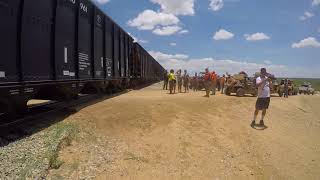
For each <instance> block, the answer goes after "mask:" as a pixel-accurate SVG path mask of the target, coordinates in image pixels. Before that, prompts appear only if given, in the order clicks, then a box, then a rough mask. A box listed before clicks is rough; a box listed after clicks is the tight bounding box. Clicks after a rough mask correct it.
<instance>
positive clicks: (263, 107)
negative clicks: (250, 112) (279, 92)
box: [251, 68, 272, 127]
mask: <svg viewBox="0 0 320 180" xmlns="http://www.w3.org/2000/svg"><path fill="white" fill-rule="evenodd" d="M271 83H272V81H271V79H270V78H269V74H268V73H267V70H266V69H265V68H261V72H260V76H259V77H257V79H256V86H257V87H258V99H257V102H256V110H255V112H254V118H253V121H252V122H251V126H252V127H253V126H255V123H256V119H257V116H258V114H259V111H262V116H261V120H260V123H259V125H260V126H264V117H265V116H266V113H267V109H268V108H269V104H270V86H271Z"/></svg>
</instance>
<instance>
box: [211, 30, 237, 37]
mask: <svg viewBox="0 0 320 180" xmlns="http://www.w3.org/2000/svg"><path fill="white" fill-rule="evenodd" d="M233 37H234V34H233V33H231V32H228V31H226V30H224V29H220V30H219V31H217V32H216V33H215V34H214V35H213V39H214V40H227V39H231V38H233Z"/></svg>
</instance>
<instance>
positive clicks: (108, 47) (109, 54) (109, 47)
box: [105, 17, 113, 79]
mask: <svg viewBox="0 0 320 180" xmlns="http://www.w3.org/2000/svg"><path fill="white" fill-rule="evenodd" d="M105 56H106V57H105V61H106V75H107V78H108V79H110V78H112V76H113V23H112V21H111V20H110V19H109V18H108V17H106V18H105Z"/></svg>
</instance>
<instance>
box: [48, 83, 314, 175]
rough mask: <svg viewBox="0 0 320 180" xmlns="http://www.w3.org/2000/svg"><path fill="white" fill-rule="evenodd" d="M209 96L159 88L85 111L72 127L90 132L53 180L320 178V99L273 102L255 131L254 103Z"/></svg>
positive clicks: (67, 153) (65, 156)
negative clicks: (169, 91) (173, 92)
mask: <svg viewBox="0 0 320 180" xmlns="http://www.w3.org/2000/svg"><path fill="white" fill-rule="evenodd" d="M204 94H205V92H190V93H187V94H184V93H182V94H175V95H169V94H167V91H162V90H160V84H155V85H152V86H150V87H147V88H145V89H142V90H139V91H131V92H129V93H127V94H124V95H121V96H118V97H115V98H111V99H108V100H105V101H103V102H100V103H98V104H95V105H92V106H90V107H87V108H84V109H82V110H80V111H79V112H78V113H76V114H74V115H72V116H70V117H69V118H67V119H66V121H74V122H77V123H78V124H79V125H80V126H81V127H83V131H84V132H85V131H87V132H89V133H87V134H85V135H83V136H82V139H81V138H80V140H77V141H76V142H74V143H73V144H72V146H70V147H67V148H65V149H63V150H62V152H61V153H60V158H61V159H62V160H63V161H64V162H65V163H64V164H63V165H62V167H61V168H60V169H58V170H52V171H51V172H50V173H49V176H48V177H49V178H55V177H56V178H57V177H65V178H71V179H78V178H96V179H148V180H149V179H319V177H320V97H319V96H316V95H315V96H295V97H290V98H289V99H283V98H279V97H273V98H272V100H271V106H270V110H269V112H268V115H267V118H266V120H265V123H266V125H267V126H268V128H267V129H264V130H256V129H253V128H251V127H250V125H249V124H250V122H251V120H252V112H253V110H254V104H255V100H256V99H255V98H253V97H243V98H238V97H234V96H225V95H221V94H220V93H218V95H216V96H214V97H210V98H205V97H203V95H204ZM85 129H87V130H85ZM88 129H89V131H88ZM93 137H94V138H93Z"/></svg>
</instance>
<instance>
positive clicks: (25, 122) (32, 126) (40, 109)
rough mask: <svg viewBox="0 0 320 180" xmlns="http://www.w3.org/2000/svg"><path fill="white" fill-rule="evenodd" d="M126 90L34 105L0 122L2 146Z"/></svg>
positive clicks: (0, 142)
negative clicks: (26, 110) (12, 117)
mask: <svg viewBox="0 0 320 180" xmlns="http://www.w3.org/2000/svg"><path fill="white" fill-rule="evenodd" d="M126 92H128V91H124V92H120V93H116V94H112V95H97V94H95V95H82V96H80V97H79V98H78V99H76V100H72V101H68V102H49V103H45V104H42V105H35V106H32V107H30V108H29V112H28V113H26V114H25V115H24V116H23V117H17V118H16V119H12V120H10V121H8V120H7V121H6V123H0V147H2V146H6V145H7V144H9V143H11V142H14V141H16V140H19V139H22V138H24V137H26V136H30V135H32V134H34V133H36V132H39V131H41V130H42V129H44V128H47V127H50V126H51V125H53V124H55V123H57V122H59V121H62V120H64V119H65V118H66V117H67V116H69V115H71V114H73V113H75V112H77V111H78V110H80V109H82V108H84V107H87V106H90V105H92V104H95V103H97V102H100V101H103V100H106V99H109V98H112V97H115V96H118V95H121V94H123V93H126ZM0 117H1V116H0ZM0 122H4V121H3V120H0Z"/></svg>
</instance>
